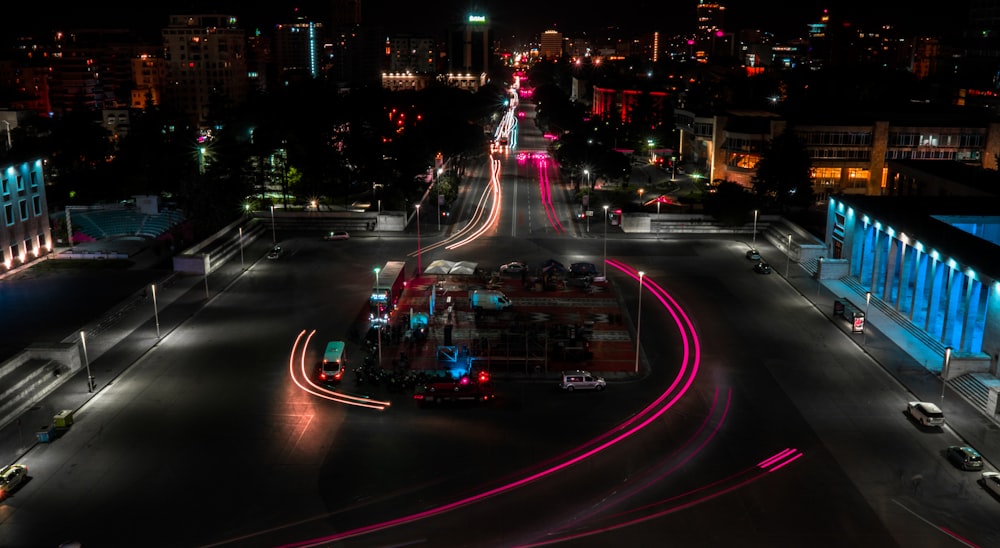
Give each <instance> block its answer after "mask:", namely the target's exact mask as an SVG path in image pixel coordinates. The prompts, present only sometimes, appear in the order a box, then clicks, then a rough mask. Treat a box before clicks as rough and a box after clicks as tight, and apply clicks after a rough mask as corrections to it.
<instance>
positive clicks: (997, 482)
mask: <svg viewBox="0 0 1000 548" xmlns="http://www.w3.org/2000/svg"><path fill="white" fill-rule="evenodd" d="M983 487H985V488H987V489H988V490H989V491H990V492H991V493H993V494H994V495H996V496H998V497H1000V473H997V472H983Z"/></svg>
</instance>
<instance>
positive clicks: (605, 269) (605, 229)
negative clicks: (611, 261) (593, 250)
mask: <svg viewBox="0 0 1000 548" xmlns="http://www.w3.org/2000/svg"><path fill="white" fill-rule="evenodd" d="M602 264H603V266H602V267H601V272H603V276H604V279H605V280H607V279H608V206H606V205H605V206H604V263H602Z"/></svg>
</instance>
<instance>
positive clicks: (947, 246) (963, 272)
mask: <svg viewBox="0 0 1000 548" xmlns="http://www.w3.org/2000/svg"><path fill="white" fill-rule="evenodd" d="M997 212H1000V200H998V199H997V198H990V197H980V198H978V199H972V200H970V199H969V198H968V197H951V198H949V197H916V196H913V197H902V196H893V197H879V196H863V195H838V196H835V197H831V198H830V201H829V205H828V215H827V226H826V238H825V240H826V245H827V252H826V257H825V260H826V263H827V264H824V265H822V267H823V269H828V267H836V265H838V264H839V265H840V266H841V267H842V269H843V270H842V271H841V272H839V273H838V275H841V274H842V275H844V276H847V277H849V278H851V279H852V281H853V282H855V283H860V284H861V285H862V286H863V287H864V288H865V289H866V290H867V291H868V292H870V293H871V298H873V299H879V300H881V301H882V302H883V303H885V304H886V305H888V306H890V307H892V308H893V309H895V311H896V312H898V313H899V315H900V316H902V317H904V318H905V319H906V320H908V321H909V322H910V323H911V324H912V326H911V327H915V328H916V330H915V331H916V332H918V333H919V334H920V335H922V336H921V338H922V339H923V340H925V341H926V342H927V343H928V346H930V347H931V348H933V349H937V350H939V351H940V352H941V354H942V358H943V357H944V354H945V353H946V349H950V351H949V352H948V355H949V360H948V362H949V367H947V368H946V369H945V367H944V363H945V361H944V360H943V359H942V361H941V362H939V363H935V364H926V365H927V367H928V368H929V369H933V370H935V372H940V373H942V374H943V375H944V377H945V378H946V379H950V378H954V377H957V376H961V375H963V374H967V373H975V372H982V373H991V374H993V375H996V374H997V360H998V357H1000V300H998V299H1000V245H998V243H1000V215H998V213H997ZM832 271H836V268H834V269H833V270H832ZM828 276H829V274H828V275H827V276H824V277H828ZM939 368H941V369H939Z"/></svg>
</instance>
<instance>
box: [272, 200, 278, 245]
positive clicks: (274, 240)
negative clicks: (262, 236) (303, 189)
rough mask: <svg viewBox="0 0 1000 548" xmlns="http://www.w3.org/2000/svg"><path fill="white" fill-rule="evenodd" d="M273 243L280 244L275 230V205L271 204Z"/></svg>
mask: <svg viewBox="0 0 1000 548" xmlns="http://www.w3.org/2000/svg"><path fill="white" fill-rule="evenodd" d="M271 245H278V237H277V235H276V234H275V232H274V206H273V205H272V206H271Z"/></svg>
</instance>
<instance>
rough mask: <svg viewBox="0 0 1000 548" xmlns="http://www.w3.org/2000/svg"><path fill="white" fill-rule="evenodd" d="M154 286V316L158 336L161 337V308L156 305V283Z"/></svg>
mask: <svg viewBox="0 0 1000 548" xmlns="http://www.w3.org/2000/svg"><path fill="white" fill-rule="evenodd" d="M152 287H153V318H155V320H156V338H157V339H159V338H160V310H159V308H157V306H156V284H153V285H152Z"/></svg>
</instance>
